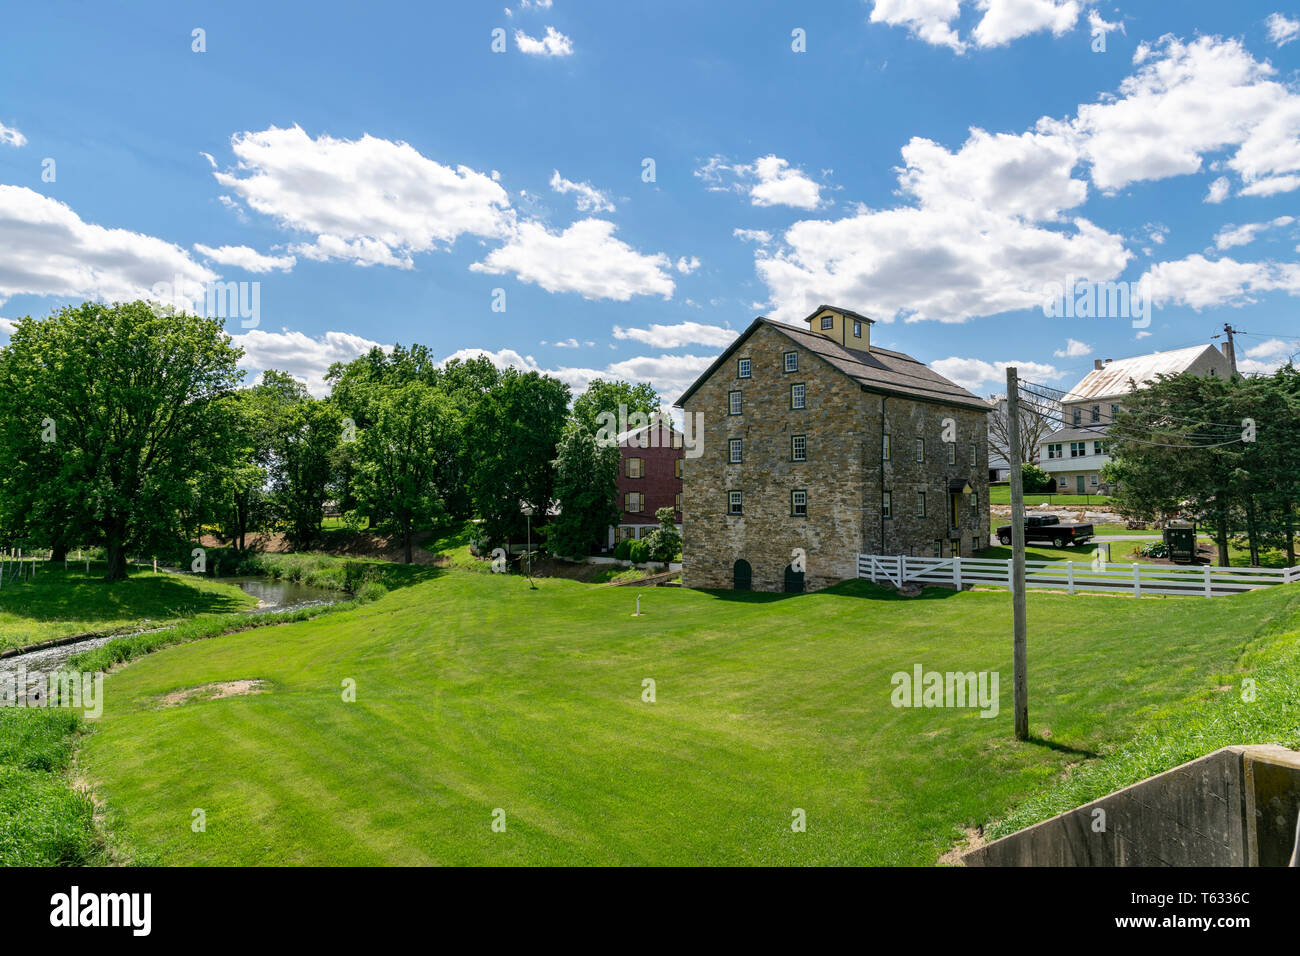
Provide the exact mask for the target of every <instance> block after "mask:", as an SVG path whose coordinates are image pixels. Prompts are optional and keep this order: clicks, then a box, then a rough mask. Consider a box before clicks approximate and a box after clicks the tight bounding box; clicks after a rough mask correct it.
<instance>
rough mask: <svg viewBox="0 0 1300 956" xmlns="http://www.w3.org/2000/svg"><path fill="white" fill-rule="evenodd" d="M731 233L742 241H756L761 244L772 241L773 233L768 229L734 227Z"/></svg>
mask: <svg viewBox="0 0 1300 956" xmlns="http://www.w3.org/2000/svg"><path fill="white" fill-rule="evenodd" d="M731 234H732V235H733V236H735V237H736V238H737V239H739V240H740V241H741V242H756V243H758V244H759V245H760V246H762V245H766V244H767V243H769V242H771V241H772V234H771V233H770V232H768V231H767V230H766V229H733V230H731Z"/></svg>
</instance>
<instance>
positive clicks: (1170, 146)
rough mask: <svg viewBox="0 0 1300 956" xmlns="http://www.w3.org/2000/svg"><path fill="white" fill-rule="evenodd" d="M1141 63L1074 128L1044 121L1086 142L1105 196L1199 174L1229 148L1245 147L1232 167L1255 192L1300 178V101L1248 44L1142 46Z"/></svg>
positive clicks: (1170, 41)
mask: <svg viewBox="0 0 1300 956" xmlns="http://www.w3.org/2000/svg"><path fill="white" fill-rule="evenodd" d="M1134 63H1135V64H1138V65H1139V69H1138V71H1137V72H1136V73H1134V74H1133V75H1131V76H1129V77H1127V78H1126V79H1125V80H1124V81H1123V82H1122V83H1121V84H1120V87H1119V93H1120V95H1119V96H1118V97H1109V98H1105V99H1103V100H1102V101H1101V102H1098V103H1093V104H1084V105H1081V106H1080V107H1079V109H1078V115H1077V116H1076V118H1075V119H1074V120H1072V121H1070V122H1068V123H1061V122H1057V121H1054V120H1048V119H1046V118H1044V119H1043V120H1040V121H1039V128H1040V129H1043V130H1051V131H1053V132H1057V133H1059V134H1060V135H1062V136H1073V137H1075V138H1076V139H1077V141H1078V143H1079V147H1080V149H1081V151H1082V153H1083V155H1084V156H1085V158H1087V159H1088V160H1089V161H1090V162H1091V164H1092V180H1093V182H1094V183H1095V184H1096V185H1097V186H1098V187H1099V188H1101V189H1102V190H1104V191H1106V192H1114V191H1116V190H1119V189H1122V188H1123V187H1125V186H1127V185H1128V184H1130V183H1134V182H1140V181H1143V180H1155V179H1163V178H1166V177H1169V176H1177V175H1186V174H1189V173H1195V172H1198V171H1199V170H1200V169H1201V167H1202V163H1203V157H1204V155H1205V154H1207V153H1212V152H1217V151H1219V150H1224V149H1234V148H1235V152H1233V153H1232V155H1231V156H1230V157H1229V158H1228V159H1227V161H1226V162H1227V166H1228V167H1229V168H1230V169H1232V170H1233V171H1235V172H1236V173H1237V174H1238V175H1240V176H1241V177H1242V180H1243V182H1245V183H1246V184H1250V183H1252V182H1254V181H1255V180H1256V179H1260V178H1263V177H1266V176H1272V175H1276V174H1279V173H1288V172H1293V171H1297V170H1300V95H1297V94H1295V93H1292V92H1291V91H1290V90H1288V88H1287V87H1286V86H1284V85H1283V84H1281V83H1278V82H1277V81H1276V80H1274V79H1272V77H1273V75H1274V74H1275V73H1276V70H1275V69H1274V68H1273V67H1272V66H1271V65H1270V64H1268V63H1267V62H1260V61H1258V60H1255V59H1254V58H1253V57H1252V56H1251V55H1250V53H1249V52H1247V50H1246V49H1245V48H1244V47H1243V46H1242V45H1241V43H1240V41H1238V40H1236V39H1223V38H1220V37H1215V36H1201V37H1198V38H1197V39H1196V40H1194V41H1192V42H1190V43H1184V42H1183V41H1181V40H1179V39H1177V38H1175V37H1173V36H1165V37H1163V38H1162V39H1161V40H1160V41H1159V42H1158V43H1157V44H1156V45H1155V46H1151V45H1149V44H1142V45H1141V46H1140V47H1139V49H1138V52H1137V53H1136V54H1135V55H1134ZM1212 195H1213V193H1212Z"/></svg>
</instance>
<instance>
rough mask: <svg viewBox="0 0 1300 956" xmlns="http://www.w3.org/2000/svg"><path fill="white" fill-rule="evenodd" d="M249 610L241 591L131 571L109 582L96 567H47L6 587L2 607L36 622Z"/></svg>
mask: <svg viewBox="0 0 1300 956" xmlns="http://www.w3.org/2000/svg"><path fill="white" fill-rule="evenodd" d="M243 609H244V604H243V603H242V602H241V600H240V598H239V596H238V595H235V594H228V593H225V592H223V591H215V590H214V591H208V590H201V589H199V588H196V587H194V586H192V585H190V584H187V583H186V582H185V581H184V580H181V579H179V578H172V577H170V576H163V575H157V576H155V575H153V574H149V575H147V576H146V575H140V576H128V577H127V579H126V580H125V581H117V582H113V583H109V582H107V581H105V580H103V578H102V577H96V576H95V573H94V572H93V571H92V573H91V575H90V576H87V575H86V574H85V572H84V571H80V570H78V571H76V572H73V571H70V570H69V571H64V570H63V569H62V568H44V567H42V568H41V569H40V571H38V572H37V574H36V577H35V579H32V580H28V581H23V582H15V583H13V584H10V583H6V584H5V586H4V587H3V588H0V610H2V611H7V612H9V613H11V614H14V615H16V616H18V617H21V618H26V619H28V620H32V621H42V622H47V621H86V622H88V623H95V622H102V621H120V620H125V619H135V618H152V619H156V620H167V619H172V618H178V617H189V616H192V615H195V614H225V613H230V612H233V611H240V610H243Z"/></svg>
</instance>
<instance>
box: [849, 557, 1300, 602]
mask: <svg viewBox="0 0 1300 956" xmlns="http://www.w3.org/2000/svg"><path fill="white" fill-rule="evenodd" d="M858 577H860V578H866V579H868V580H870V581H875V582H882V581H887V582H889V583H891V584H893V585H895V586H897V587H902V586H903V585H904V584H905V583H907V582H915V583H917V584H945V585H948V586H950V587H954V588H962V587H969V586H970V585H974V584H982V585H986V586H990V587H1003V588H1008V587H1010V586H1011V559H1010V558H1007V559H1005V560H1004V559H1000V558H917V557H909V556H908V555H905V554H899V555H882V554H860V555H858ZM1297 581H1300V566H1297V567H1294V568H1218V567H1194V566H1189V567H1179V566H1177V565H1161V564H1116V563H1112V562H1104V563H1103V562H1098V563H1095V564H1094V563H1093V562H1091V561H1026V562H1025V588H1026V589H1027V590H1053V591H1065V592H1067V593H1069V594H1074V593H1075V592H1077V591H1103V592H1106V593H1110V594H1132V595H1134V596H1135V597H1141V596H1142V595H1144V594H1179V595H1184V596H1187V595H1200V596H1204V597H1222V596H1223V595H1225V594H1238V593H1240V592H1242V591H1253V590H1254V589H1256V588H1266V587H1272V586H1273V585H1276V584H1290V583H1292V582H1297Z"/></svg>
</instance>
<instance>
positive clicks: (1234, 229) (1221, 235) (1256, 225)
mask: <svg viewBox="0 0 1300 956" xmlns="http://www.w3.org/2000/svg"><path fill="white" fill-rule="evenodd" d="M1293 222H1295V219H1294V218H1293V217H1291V216H1278V217H1277V218H1276V219H1272V220H1270V221H1268V222H1248V223H1245V224H1244V225H1241V226H1224V227H1223V228H1222V229H1220V230H1219V231H1218V233H1216V234H1215V236H1214V245H1215V247H1216V248H1219V249H1231V248H1232V247H1233V246H1245V245H1249V244H1250V243H1252V242H1254V241H1255V238H1256V237H1257V236H1258V235H1259V234H1260V233H1261V232H1264V231H1265V230H1267V229H1281V228H1282V227H1283V226H1289V225H1291V223H1293Z"/></svg>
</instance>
